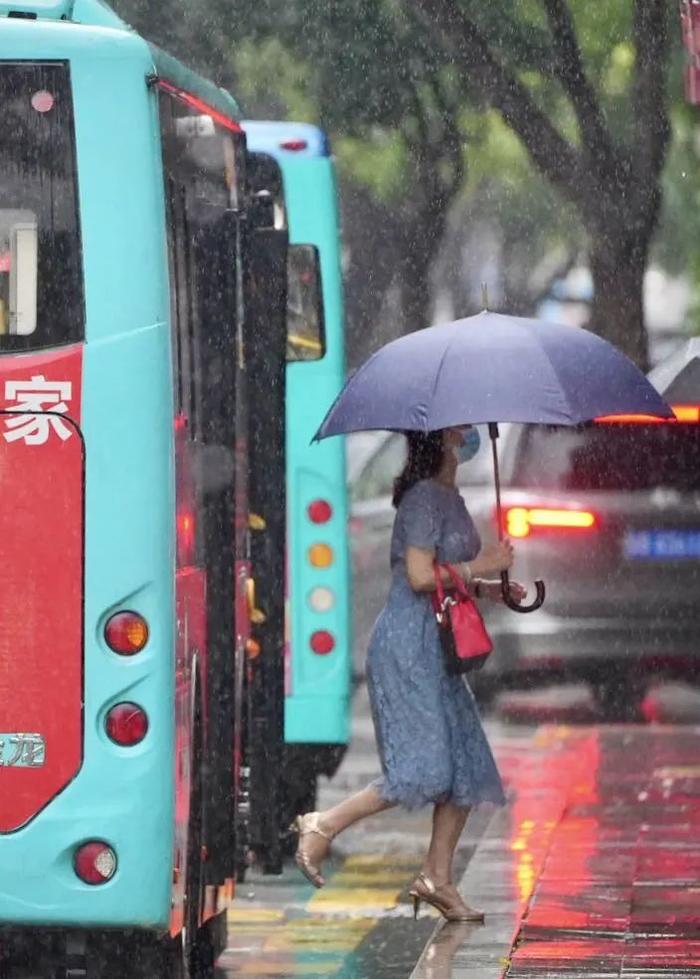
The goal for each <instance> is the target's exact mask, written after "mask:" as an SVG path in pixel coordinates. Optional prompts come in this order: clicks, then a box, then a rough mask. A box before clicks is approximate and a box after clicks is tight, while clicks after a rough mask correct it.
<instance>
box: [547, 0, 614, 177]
mask: <svg viewBox="0 0 700 979" xmlns="http://www.w3.org/2000/svg"><path fill="white" fill-rule="evenodd" d="M542 2H543V5H544V8H545V11H546V14H547V21H548V23H549V28H550V31H551V34H552V42H553V51H554V68H555V74H556V77H557V78H558V79H559V81H560V82H561V84H562V86H563V88H564V90H565V92H566V93H567V95H568V96H569V99H570V100H571V104H572V106H573V109H574V112H575V113H576V118H577V120H578V124H579V129H580V132H581V141H582V143H583V146H584V151H585V150H588V152H589V154H590V156H591V159H592V162H593V164H594V165H595V164H596V163H598V164H599V165H602V168H603V169H604V170H606V171H608V172H609V171H610V170H611V168H612V166H613V152H614V151H613V146H612V142H611V140H610V133H609V132H608V129H607V126H606V124H605V119H604V117H603V113H602V111H601V108H600V104H599V102H598V99H597V97H596V94H595V91H594V89H593V86H592V85H591V83H590V82H589V80H588V77H587V75H586V70H585V68H584V66H583V59H582V57H581V49H580V47H579V44H578V40H577V38H576V30H575V28H574V23H573V20H572V18H571V12H570V10H569V8H568V6H567V3H566V0H542ZM591 151H593V152H591Z"/></svg>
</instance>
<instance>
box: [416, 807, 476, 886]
mask: <svg viewBox="0 0 700 979" xmlns="http://www.w3.org/2000/svg"><path fill="white" fill-rule="evenodd" d="M468 815H469V810H468V809H463V808H461V807H460V806H456V805H455V804H454V802H438V803H437V804H436V806H435V808H434V810H433V833H432V836H431V838H430V847H429V848H428V852H427V854H426V857H425V862H424V864H423V873H424V874H425V875H426V876H427V877H430V879H431V880H432V881H433V882H434V883H435V884H436V885H438V886H439V885H441V884H445V883H447V882H451V881H452V861H453V860H454V854H455V850H456V849H457V844H458V842H459V838H460V836H461V835H462V830H463V829H464V824H465V823H466V821H467V816H468Z"/></svg>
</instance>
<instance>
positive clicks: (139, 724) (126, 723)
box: [105, 703, 148, 748]
mask: <svg viewBox="0 0 700 979" xmlns="http://www.w3.org/2000/svg"><path fill="white" fill-rule="evenodd" d="M105 728H106V730H107V734H108V736H109V738H110V739H111V740H112V741H114V743H115V744H118V745H121V746H122V747H123V748H132V747H133V746H134V745H135V744H139V743H140V742H141V741H143V739H144V738H145V737H146V735H147V734H148V716H147V715H146V712H145V711H144V710H143V709H142V708H141V707H139V706H138V704H130V703H123V704H117V705H116V707H113V708H112V709H111V710H110V712H109V713H108V714H107V719H106V721H105Z"/></svg>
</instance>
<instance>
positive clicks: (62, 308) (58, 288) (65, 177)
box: [0, 63, 84, 352]
mask: <svg viewBox="0 0 700 979" xmlns="http://www.w3.org/2000/svg"><path fill="white" fill-rule="evenodd" d="M0 130H1V131H2V132H4V133H11V134H12V138H11V139H5V140H3V141H2V142H0V351H6V352H12V351H22V350H34V349H38V348H41V347H50V346H55V345H56V344H63V343H69V342H74V341H78V340H81V339H82V336H83V319H84V316H83V285H82V269H81V252H80V232H79V225H78V208H77V195H76V176H75V172H76V171H75V146H74V144H75V137H74V133H73V108H72V101H71V90H70V80H69V74H68V68H67V67H66V66H65V65H61V64H51V65H47V64H30V63H19V64H3V65H0Z"/></svg>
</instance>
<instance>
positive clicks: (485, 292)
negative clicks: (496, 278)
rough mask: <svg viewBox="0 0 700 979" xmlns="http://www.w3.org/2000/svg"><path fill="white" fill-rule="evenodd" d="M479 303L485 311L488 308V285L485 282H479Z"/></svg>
mask: <svg viewBox="0 0 700 979" xmlns="http://www.w3.org/2000/svg"><path fill="white" fill-rule="evenodd" d="M481 305H482V307H483V310H484V312H486V311H487V310H488V308H489V287H488V286H487V285H486V283H485V282H482V283H481Z"/></svg>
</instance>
